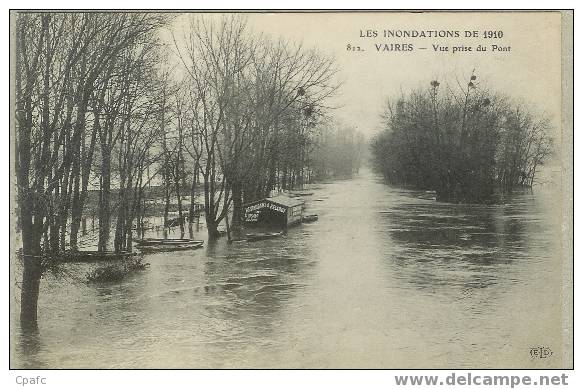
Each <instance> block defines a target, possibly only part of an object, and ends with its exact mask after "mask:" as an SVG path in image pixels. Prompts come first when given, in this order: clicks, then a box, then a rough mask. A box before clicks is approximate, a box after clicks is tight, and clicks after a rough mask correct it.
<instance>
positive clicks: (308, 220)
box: [302, 215, 318, 223]
mask: <svg viewBox="0 0 583 389" xmlns="http://www.w3.org/2000/svg"><path fill="white" fill-rule="evenodd" d="M316 220H318V215H305V216H302V223H313V222H315V221H316Z"/></svg>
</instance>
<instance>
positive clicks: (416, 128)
mask: <svg viewBox="0 0 583 389" xmlns="http://www.w3.org/2000/svg"><path fill="white" fill-rule="evenodd" d="M382 117H383V125H384V129H383V130H382V131H381V132H380V133H379V134H378V135H377V136H376V137H375V138H374V140H373V142H372V144H371V150H372V156H373V164H374V167H375V169H376V170H377V171H378V172H380V173H382V174H383V176H384V178H385V180H386V181H387V182H389V183H391V184H396V185H403V186H408V187H412V188H418V189H425V190H434V191H435V192H436V198H437V200H438V201H445V202H455V203H459V202H461V203H483V202H493V201H495V198H496V196H497V195H498V194H504V193H509V192H512V191H513V190H515V189H517V188H522V187H532V185H533V184H534V183H535V179H536V175H537V173H538V172H539V170H540V168H541V166H542V165H543V164H544V163H545V162H546V161H547V160H548V158H549V157H550V155H551V154H552V151H553V142H552V138H551V136H550V131H551V129H552V126H551V121H550V119H549V118H548V117H547V116H546V115H544V114H542V113H537V112H535V111H534V110H532V109H529V108H528V107H526V106H525V105H524V104H517V103H515V102H513V101H512V100H511V99H509V98H508V97H505V96H503V95H502V94H499V93H495V92H493V91H490V90H488V89H487V88H485V87H483V86H481V83H480V82H479V80H478V77H477V75H476V74H475V73H474V72H472V74H471V75H470V77H469V78H468V79H467V81H466V82H465V83H464V82H459V81H457V82H455V83H443V84H442V83H440V82H439V81H437V80H433V81H431V82H430V83H429V86H428V87H427V88H420V89H417V90H413V91H411V92H410V93H409V94H408V95H404V94H403V95H402V96H400V97H399V98H397V99H395V100H388V101H387V105H386V108H385V111H384V113H383V115H382Z"/></svg>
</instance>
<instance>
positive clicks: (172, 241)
mask: <svg viewBox="0 0 583 389" xmlns="http://www.w3.org/2000/svg"><path fill="white" fill-rule="evenodd" d="M135 242H136V246H156V245H160V244H164V245H180V244H186V243H203V242H204V241H202V240H192V239H185V238H166V239H163V238H147V239H136V240H135Z"/></svg>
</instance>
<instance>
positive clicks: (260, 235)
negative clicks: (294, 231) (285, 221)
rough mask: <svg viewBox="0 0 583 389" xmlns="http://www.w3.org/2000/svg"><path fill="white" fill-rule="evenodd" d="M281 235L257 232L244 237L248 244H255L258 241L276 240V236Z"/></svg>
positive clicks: (278, 233)
mask: <svg viewBox="0 0 583 389" xmlns="http://www.w3.org/2000/svg"><path fill="white" fill-rule="evenodd" d="M281 235H283V232H282V231H280V232H257V233H252V234H246V235H245V237H246V238H247V241H248V242H257V241H259V240H266V239H273V238H277V237H278V236H281Z"/></svg>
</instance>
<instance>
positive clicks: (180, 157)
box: [14, 12, 338, 329]
mask: <svg viewBox="0 0 583 389" xmlns="http://www.w3.org/2000/svg"><path fill="white" fill-rule="evenodd" d="M175 18H176V17H175V16H168V15H165V14H160V13H137V12H136V13H33V12H31V13H18V14H17V15H16V16H15V23H14V25H15V28H14V29H15V56H14V58H15V74H16V79H15V80H16V82H15V85H14V88H15V108H16V109H15V127H16V132H15V134H16V136H15V141H16V148H15V149H16V166H15V168H16V169H15V170H16V176H17V193H18V225H19V228H20V231H21V237H22V258H23V277H22V287H21V324H22V327H23V328H25V329H36V328H37V302H38V294H39V285H40V279H41V275H42V272H43V268H44V266H45V265H46V260H47V259H48V260H50V259H52V258H55V257H58V255H59V254H60V253H62V252H64V251H66V250H72V251H76V250H79V249H80V247H81V245H80V237H79V232H80V226H81V223H82V219H83V216H84V213H85V214H86V213H87V207H88V204H87V203H88V198H90V197H91V196H90V194H91V193H90V192H92V190H95V189H98V194H99V195H98V200H97V206H96V212H97V219H98V228H99V230H98V239H97V248H98V250H99V251H102V252H104V251H107V250H111V249H113V250H115V251H116V252H121V251H128V250H131V249H132V238H133V237H134V236H133V234H134V233H135V230H136V227H138V228H140V226H141V224H142V223H143V217H144V211H145V206H146V201H145V200H146V197H147V196H146V195H147V193H146V192H147V190H148V189H149V188H150V185H154V186H155V185H159V186H161V187H162V189H163V197H164V221H165V224H166V222H167V221H168V219H169V210H170V205H171V196H176V200H177V203H178V212H179V215H178V220H179V221H180V226H181V228H183V223H184V220H185V215H184V214H183V211H184V209H183V208H184V205H183V202H184V188H185V187H190V205H189V210H188V216H189V220H190V221H192V220H193V216H194V213H195V205H196V204H195V197H196V196H195V195H196V194H197V193H198V192H200V193H201V195H202V196H203V197H204V214H205V218H206V225H207V229H208V235H209V239H215V238H217V237H218V236H219V231H218V227H219V224H221V223H225V224H226V226H227V231H228V232H229V234H230V228H231V226H233V227H235V228H236V229H238V227H239V221H240V218H241V212H242V205H243V203H244V202H247V201H251V200H255V199H256V198H258V197H263V196H266V195H268V194H269V192H270V191H271V190H273V189H276V188H280V189H292V188H294V187H297V186H303V184H304V181H305V180H306V177H307V176H309V174H308V173H307V172H309V171H310V167H309V161H310V160H311V158H310V147H311V145H313V144H314V143H315V139H316V138H317V137H318V128H319V126H320V124H321V123H322V122H323V121H324V118H325V112H326V109H327V108H328V107H327V100H328V98H329V97H330V96H331V95H332V94H333V93H334V92H335V91H336V89H337V88H338V84H337V83H336V82H335V81H334V80H335V74H336V68H335V67H334V61H333V60H331V59H330V58H326V57H324V56H322V55H320V54H319V53H317V52H316V51H313V50H308V49H306V48H304V47H302V45H300V44H296V43H293V42H286V41H283V40H277V41H274V40H270V39H268V38H266V37H264V36H262V35H260V34H257V33H255V32H253V31H252V30H251V29H250V28H249V27H248V26H247V23H246V19H245V18H244V17H240V16H223V17H215V16H207V17H199V16H190V17H189V19H188V20H187V21H186V24H184V23H183V24H182V25H181V26H182V27H180V28H175V29H174V32H173V34H172V36H173V42H163V41H161V40H160V33H159V32H160V31H161V29H163V28H165V27H170V26H172V22H173V21H174V19H175ZM175 25H176V24H175ZM178 25H179V26H180V24H178ZM172 54H174V55H172ZM172 58H175V59H176V60H175V61H173V60H172ZM199 187H200V189H199ZM229 218H230V219H231V220H230V222H229ZM182 231H183V230H182Z"/></svg>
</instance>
